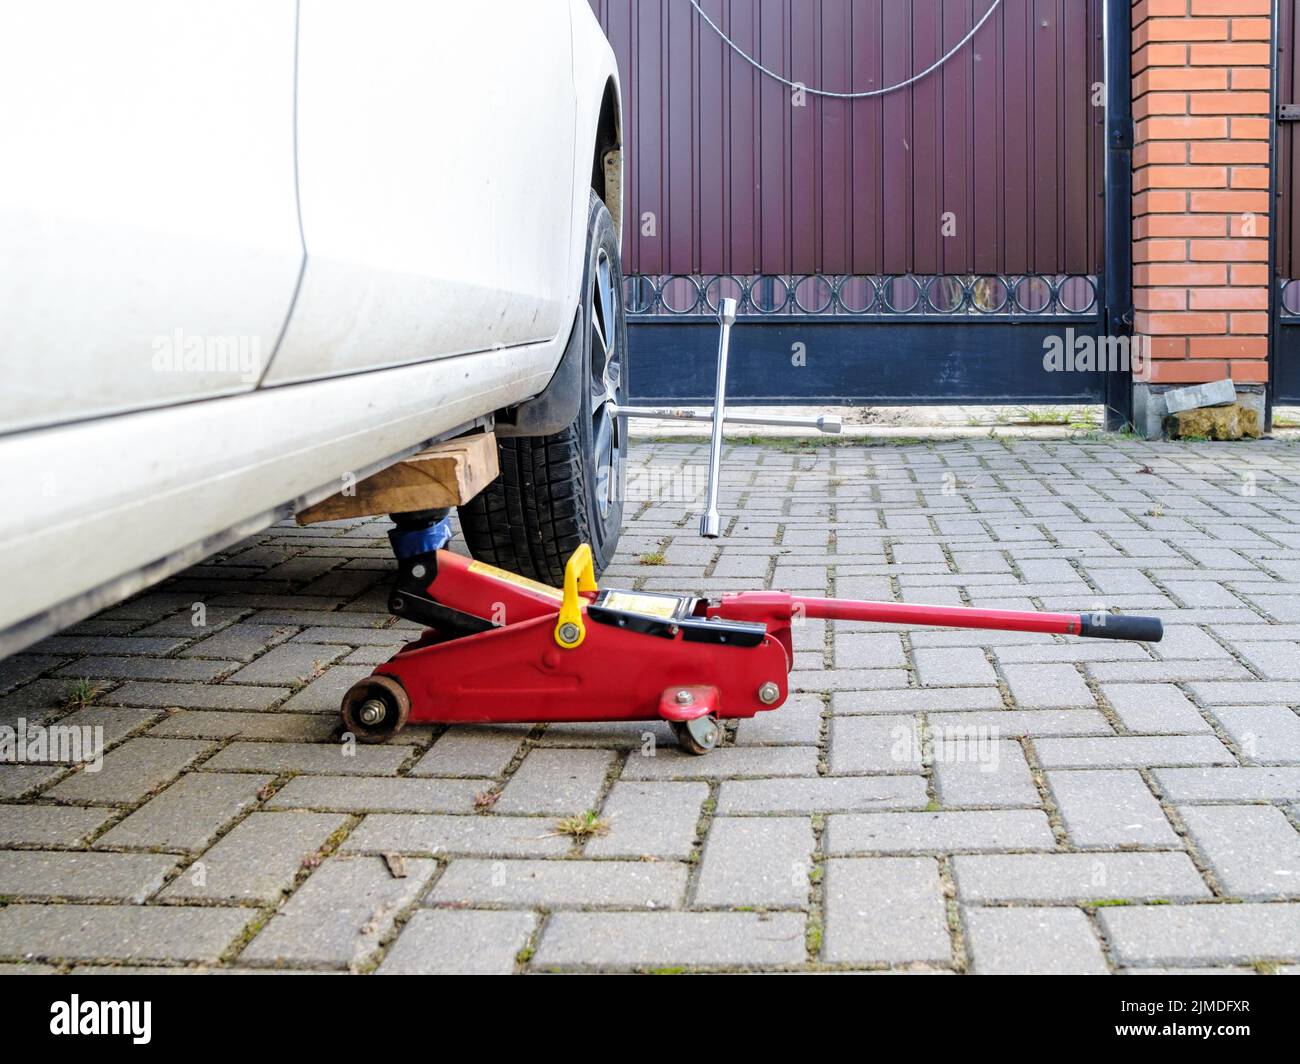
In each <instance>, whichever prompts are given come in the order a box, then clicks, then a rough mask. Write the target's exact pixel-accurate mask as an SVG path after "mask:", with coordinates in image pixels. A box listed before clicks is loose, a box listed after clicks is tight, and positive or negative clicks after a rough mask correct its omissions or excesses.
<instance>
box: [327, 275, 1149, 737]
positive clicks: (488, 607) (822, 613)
mask: <svg viewBox="0 0 1300 1064" xmlns="http://www.w3.org/2000/svg"><path fill="white" fill-rule="evenodd" d="M735 317H736V304H735V301H734V300H731V299H724V300H722V306H721V308H720V311H719V320H720V322H721V324H722V334H721V338H720V340H719V344H718V366H717V371H718V374H717V391H716V393H715V396H714V407H713V414H712V417H709V416H708V415H704V414H695V413H690V412H687V411H680V410H679V411H666V410H640V409H637V408H632V407H624V408H619V411H618V415H619V416H622V417H651V418H673V419H683V418H684V419H689V420H710V421H712V422H713V438H712V446H711V450H710V461H709V480H708V491H707V496H706V500H705V505H706V508H705V511H704V514H703V517H702V520H701V528H700V534H701V535H702V536H706V537H708V538H714V537H716V536H718V535H719V534H720V531H721V519H720V517H719V515H718V511H717V498H718V490H717V489H718V472H719V462H720V456H721V451H722V427H723V424H724V422H744V423H750V424H766V425H773V424H783V425H791V424H797V425H802V426H805V427H813V428H817V429H819V430H820V431H823V432H838V431H839V424H838V422H837V421H836V420H835V419H834V418H830V417H819V418H816V419H799V418H788V417H769V416H762V415H754V416H748V415H747V416H743V417H741V416H735V415H732V414H729V413H728V412H727V411H726V405H725V403H726V400H725V394H726V375H727V348H728V341H729V333H730V329H731V325H732V324H733V323H734V322H735ZM398 572H399V575H398V580H397V585H396V586H395V587H394V589H393V592H392V594H391V595H390V597H389V603H388V605H389V609H390V610H391V611H392V612H393V613H395V614H397V615H398V616H399V617H404V618H407V619H408V620H413V621H416V622H418V623H420V624H423V625H426V626H427V630H426V631H425V632H424V634H423V635H422V636H421V637H420V638H419V639H418V640H416V641H415V642H414V643H411V644H409V645H408V646H406V647H405V648H403V649H402V650H401V652H399V653H398V654H397V656H396V657H394V658H393V659H392V660H391V661H389V662H387V663H385V664H383V665H380V666H379V668H377V669H376V670H375V671H374V674H373V675H371V676H369V677H367V678H366V679H364V680H361V681H359V682H358V683H356V684H355V685H353V687H352V688H351V689H350V690H349V691H348V693H347V694H346V695H344V697H343V724H344V727H345V729H346V730H347V731H349V732H351V733H352V734H353V735H355V736H356V737H357V738H358V739H360V740H361V741H362V742H371V743H377V742H383V741H384V740H386V739H388V738H390V737H391V736H393V735H395V734H396V733H397V732H398V731H399V730H400V729H401V728H402V727H403V726H404V725H405V724H406V723H407V722H408V721H411V722H414V723H417V724H429V723H432V724H500V723H558V722H584V723H585V722H596V721H636V720H644V721H651V720H665V721H667V722H668V723H669V724H671V725H672V727H673V731H674V732H675V733H676V735H677V741H678V744H679V745H680V746H681V747H682V749H684V750H688V751H690V752H691V753H695V754H703V753H705V752H707V751H709V750H711V749H713V748H714V747H715V746H717V744H718V742H719V740H720V739H721V738H722V727H721V725H720V723H719V722H720V721H721V720H724V719H730V718H737V717H740V718H743V717H752V716H754V715H755V714H756V713H760V712H762V711H764V710H769V709H776V708H777V707H778V706H780V705H781V704H782V703H783V702H784V701H785V700H786V697H787V696H788V695H789V683H788V681H789V672H790V667H791V664H792V662H793V660H794V648H793V644H792V640H791V629H792V627H793V626H794V625H796V624H798V623H800V621H801V620H804V619H808V620H815V619H818V618H821V619H825V620H831V621H873V622H876V623H886V624H902V625H939V626H944V627H952V628H992V629H997V630H1000V631H1009V632H1050V633H1054V634H1058V635H1080V636H1092V637H1094V638H1103V639H1134V640H1144V641H1148V642H1158V641H1159V640H1160V637H1161V634H1162V628H1161V624H1160V621H1159V620H1157V619H1156V618H1154V617H1128V616H1122V615H1118V614H1109V613H1100V614H1076V613H1021V612H1016V611H1012V610H980V609H969V608H965V607H960V606H908V605H905V604H902V603H895V602H853V601H850V600H848V599H827V598H807V597H804V596H798V595H787V594H783V593H781V592H776V591H743V592H738V593H736V594H731V595H723V596H722V597H721V598H720V599H717V600H709V599H705V598H697V597H693V596H688V595H663V594H657V593H651V592H643V591H611V590H605V591H601V590H599V589H598V588H597V586H596V576H595V572H594V571H593V568H592V557H591V549H590V548H589V547H587V546H586V545H585V544H584V545H583V546H581V547H579V548H578V550H577V551H575V552H574V554H573V557H571V558H570V559H569V562H568V565H567V567H566V568H565V573H564V589H563V590H562V591H561V590H559V589H556V588H553V587H548V586H546V585H545V584H539V583H536V582H535V581H532V580H528V579H525V578H524V577H521V576H516V575H514V574H513V573H508V572H505V571H504V570H501V569H496V568H493V567H492V566H490V565H485V564H483V563H482V562H473V561H470V560H469V559H468V558H463V557H461V556H460V555H457V554H452V553H451V552H450V551H446V550H438V551H430V552H427V553H422V554H417V555H415V556H414V557H410V558H405V559H403V560H401V561H400V562H399V571H398Z"/></svg>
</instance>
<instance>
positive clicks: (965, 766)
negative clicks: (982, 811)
mask: <svg viewBox="0 0 1300 1064" xmlns="http://www.w3.org/2000/svg"><path fill="white" fill-rule="evenodd" d="M942 749H943V748H942V747H940V748H937V749H936V752H935V757H934V785H935V793H936V794H938V796H939V800H940V801H941V802H942V803H943V804H944V805H947V806H954V805H982V806H1015V805H1039V804H1040V803H1041V801H1042V799H1041V798H1040V797H1039V794H1038V788H1037V787H1035V786H1034V779H1033V775H1032V774H1031V773H1030V771H1029V763H1028V762H1027V761H1026V760H1025V753H1024V751H1023V750H1021V749H1020V745H1019V744H1018V743H1015V742H1012V741H1011V740H1009V739H1002V740H995V741H992V742H976V743H974V744H971V745H969V746H966V747H964V748H963V747H962V746H960V745H955V746H950V747H949V749H951V750H952V751H953V754H952V755H944V756H943V757H941V756H940V752H941V750H942ZM972 756H973V757H976V758H977V760H971V759H970V758H971V757H972Z"/></svg>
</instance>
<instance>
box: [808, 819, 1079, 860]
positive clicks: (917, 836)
mask: <svg viewBox="0 0 1300 1064" xmlns="http://www.w3.org/2000/svg"><path fill="white" fill-rule="evenodd" d="M826 833H827V843H826V845H827V850H828V852H830V853H833V854H867V853H943V852H958V853H963V852H965V853H971V852H978V851H1002V850H1050V849H1052V848H1053V846H1054V845H1055V840H1054V838H1053V836H1052V828H1051V825H1050V824H1049V823H1048V820H1047V814H1046V813H1043V812H1040V811H1038V810H1028V809H1011V810H1006V811H1002V810H997V811H993V810H988V811H986V810H973V811H970V812H955V813H836V814H832V815H831V816H830V817H829V818H828V823H827V829H826Z"/></svg>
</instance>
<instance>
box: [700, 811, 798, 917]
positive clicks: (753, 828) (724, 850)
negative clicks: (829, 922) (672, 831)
mask: <svg viewBox="0 0 1300 1064" xmlns="http://www.w3.org/2000/svg"><path fill="white" fill-rule="evenodd" d="M813 845H814V842H813V831H812V822H811V821H810V820H809V819H808V818H807V817H718V818H716V819H715V820H714V821H713V823H712V824H711V825H710V827H709V834H708V838H707V839H706V840H705V843H704V859H703V861H702V863H701V867H700V877H699V880H698V882H697V883H696V886H695V903H696V904H697V905H701V906H716V907H734V906H742V905H743V906H755V907H757V908H783V907H785V908H788V907H792V906H799V905H803V904H804V903H805V902H806V901H807V899H808V877H809V874H810V873H811V872H812V851H813Z"/></svg>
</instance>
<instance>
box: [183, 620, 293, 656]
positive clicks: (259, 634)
mask: <svg viewBox="0 0 1300 1064" xmlns="http://www.w3.org/2000/svg"><path fill="white" fill-rule="evenodd" d="M293 633H294V629H293V628H291V627H289V626H288V625H272V624H232V625H231V626H230V627H229V628H223V629H222V630H221V631H219V632H216V633H214V634H212V635H210V636H208V637H207V638H206V639H200V640H199V641H198V642H197V643H195V644H194V645H193V646H190V647H187V648H186V649H184V650H182V651H181V653H180V656H181V657H183V658H220V659H223V660H225V661H252V660H253V659H254V658H255V657H257V655H258V654H261V653H262V652H263V651H264V650H269V649H270V648H271V647H273V646H276V645H277V644H279V643H283V642H284V641H285V640H286V639H288V638H289V637H290V636H291V635H293ZM196 634H197V632H196Z"/></svg>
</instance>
